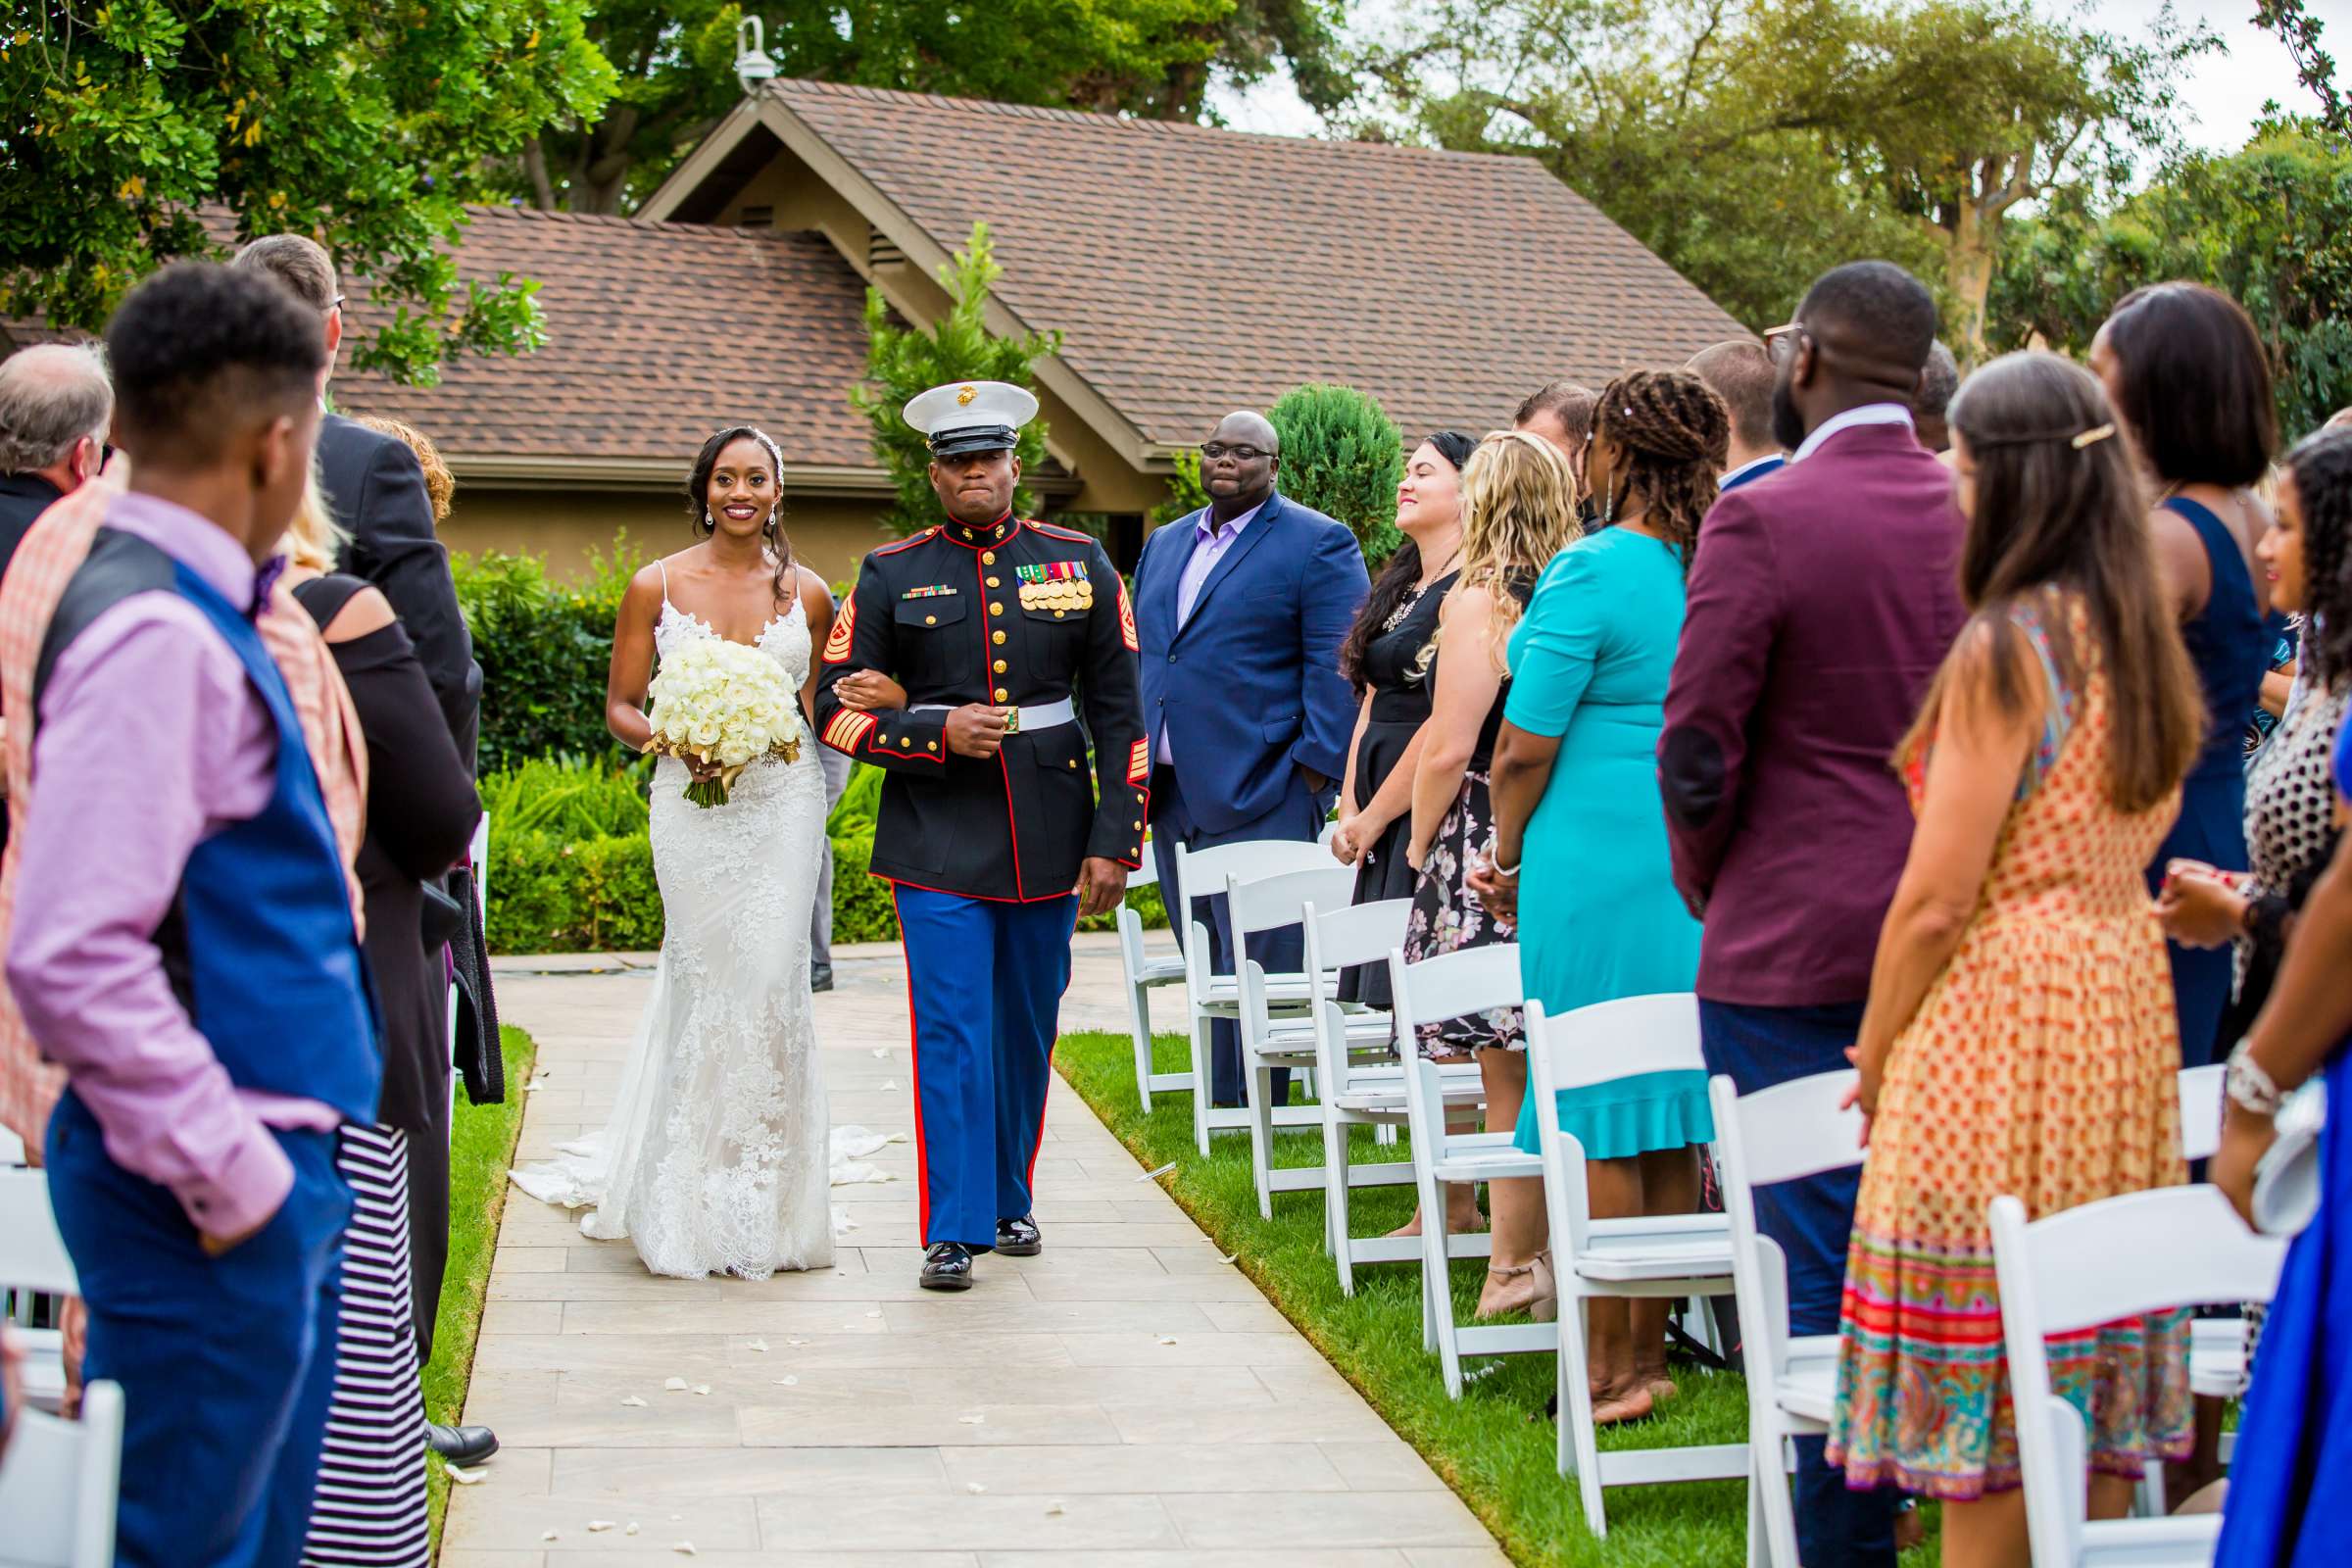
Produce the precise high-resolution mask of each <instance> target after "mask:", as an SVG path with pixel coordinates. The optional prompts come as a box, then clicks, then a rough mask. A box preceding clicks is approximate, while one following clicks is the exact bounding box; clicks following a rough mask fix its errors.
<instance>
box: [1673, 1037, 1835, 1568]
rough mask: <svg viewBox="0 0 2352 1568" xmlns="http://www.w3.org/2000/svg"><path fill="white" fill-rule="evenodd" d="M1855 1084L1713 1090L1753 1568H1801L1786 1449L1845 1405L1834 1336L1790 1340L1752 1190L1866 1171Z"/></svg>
mask: <svg viewBox="0 0 2352 1568" xmlns="http://www.w3.org/2000/svg"><path fill="white" fill-rule="evenodd" d="M1853 1082H1854V1075H1853V1074H1852V1073H1851V1072H1847V1071H1843V1070H1840V1071H1838V1072H1825V1073H1816V1074H1815V1075H1814V1076H1812V1077H1810V1078H1798V1079H1794V1080H1791V1081H1790V1082H1789V1083H1785V1084H1775V1085H1773V1086H1772V1087H1771V1088H1769V1089H1760V1090H1758V1091H1756V1093H1754V1094H1752V1095H1741V1094H1740V1091H1739V1090H1738V1089H1737V1088H1735V1087H1734V1086H1733V1084H1732V1081H1731V1079H1729V1078H1725V1077H1717V1078H1715V1079H1714V1080H1713V1081H1712V1082H1710V1083H1709V1084H1708V1085H1707V1098H1708V1101H1709V1103H1711V1104H1712V1105H1713V1107H1714V1111H1715V1157H1716V1163H1717V1167H1718V1168H1719V1169H1720V1170H1721V1171H1722V1173H1723V1208H1724V1217H1725V1219H1726V1220H1727V1221H1729V1223H1730V1226H1731V1235H1732V1294H1733V1295H1734V1297H1736V1298H1737V1299H1738V1300H1739V1303H1740V1342H1741V1343H1740V1354H1741V1358H1742V1360H1743V1361H1744V1363H1745V1365H1744V1370H1745V1372H1746V1374H1747V1435H1748V1436H1747V1451H1748V1473H1747V1561H1748V1568H1797V1556H1796V1509H1795V1506H1794V1504H1793V1502H1792V1501H1791V1500H1790V1498H1789V1466H1790V1464H1791V1463H1793V1462H1794V1455H1793V1454H1792V1453H1791V1452H1790V1451H1789V1440H1790V1439H1791V1438H1800V1437H1819V1436H1821V1435H1822V1434H1823V1433H1826V1432H1827V1431H1829V1429H1830V1414H1831V1411H1832V1410H1833V1408H1834V1407H1835V1406H1836V1405H1837V1402H1838V1336H1837V1335H1835V1334H1809V1335H1806V1336H1804V1337H1803V1338H1801V1339H1800V1338H1793V1337H1791V1336H1790V1334H1789V1257H1788V1254H1787V1253H1785V1252H1783V1251H1782V1250H1781V1244H1780V1243H1778V1242H1776V1241H1774V1240H1773V1239H1772V1238H1771V1237H1769V1236H1766V1235H1765V1234H1764V1233H1763V1232H1762V1231H1760V1230H1759V1229H1757V1226H1756V1189H1757V1188H1759V1187H1770V1186H1773V1185H1775V1184H1777V1183H1780V1182H1788V1181H1795V1180H1797V1179H1799V1178H1800V1177H1805V1176H1818V1175H1821V1174H1822V1173H1823V1172H1825V1171H1833V1170H1842V1169H1845V1168H1846V1167H1848V1166H1851V1165H1859V1164H1860V1163H1862V1113H1861V1111H1859V1110H1855V1109H1849V1108H1846V1107H1845V1106H1843V1105H1842V1104H1841V1102H1842V1101H1843V1100H1844V1099H1845V1095H1846V1091H1847V1090H1848V1089H1850V1088H1852V1087H1853Z"/></svg>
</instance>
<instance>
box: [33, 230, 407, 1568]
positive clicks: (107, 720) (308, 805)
mask: <svg viewBox="0 0 2352 1568" xmlns="http://www.w3.org/2000/svg"><path fill="white" fill-rule="evenodd" d="M107 344H108V351H109V358H110V360H111V362H112V365H113V368H114V371H115V377H116V388H117V399H118V403H117V424H116V430H117V434H118V437H119V439H120V441H121V444H122V445H123V448H124V449H125V450H126V451H127V452H128V453H129V454H130V457H131V460H132V471H133V477H132V480H131V484H132V488H131V491H130V493H128V494H126V495H123V496H122V497H120V498H118V499H116V500H115V501H114V502H113V503H112V505H111V506H110V507H109V508H108V511H107V514H106V518H105V522H104V524H103V525H102V526H101V527H100V528H99V530H98V532H97V535H96V537H95V539H94V540H93V542H92V544H91V547H90V552H89V555H88V558H87V559H86V560H85V561H84V562H83V564H82V565H81V566H80V567H79V568H78V569H77V570H76V571H75V572H74V573H73V577H72V579H71V580H70V581H69V582H68V583H67V585H66V588H65V591H64V594H63V595H62V597H61V598H60V599H59V601H58V604H57V608H56V611H55V613H54V614H53V615H52V617H51V619H50V622H49V626H48V630H47V632H46V634H45V636H44V637H43V639H42V642H41V645H40V652H39V657H38V661H37V663H36V665H35V667H34V669H33V671H32V692H33V703H32V709H31V713H30V715H29V717H30V721H31V726H32V731H33V733H32V736H31V739H30V746H31V778H32V782H33V790H32V798H31V803H30V806H29V808H28V809H27V810H26V811H25V816H24V818H23V821H22V824H21V837H20V842H19V853H20V856H21V861H20V867H19V880H18V899H17V908H16V917H15V921H14V925H13V930H12V932H11V935H10V940H9V946H8V954H7V972H8V981H9V985H10V987H11V989H12V991H13V992H14V995H15V998H16V1001H17V1005H18V1006H19V1007H20V1008H21V1009H22V1011H23V1013H24V1017H25V1023H26V1025H27V1027H28V1028H29V1030H30V1032H31V1034H32V1037H33V1039H34V1040H35V1041H36V1042H37V1043H38V1044H39V1046H40V1049H41V1052H42V1054H44V1055H45V1056H47V1057H48V1058H49V1059H51V1060H53V1061H55V1062H57V1063H58V1064H60V1065H61V1066H63V1067H64V1068H65V1069H66V1073H67V1088H66V1093H65V1095H64V1098H63V1099H62V1100H61V1101H60V1102H59V1103H58V1106H57V1109H56V1111H55V1112H54V1113H53V1114H52V1115H51V1117H50V1119H49V1128H48V1141H47V1151H46V1156H47V1157H46V1163H47V1165H48V1168H49V1180H50V1196H51V1201H52V1203H53V1204H54V1206H55V1209H56V1212H57V1220H58V1226H59V1229H60V1230H61V1231H62V1232H63V1234H64V1236H65V1240H66V1246H67V1249H68V1250H70V1251H71V1252H72V1253H73V1264H74V1270H75V1273H76V1275H77V1276H78V1279H79V1283H80V1286H81V1290H82V1294H83V1296H84V1298H85V1299H86V1300H87V1302H88V1304H89V1312H90V1327H89V1343H88V1353H87V1359H86V1361H85V1364H84V1374H85V1376H86V1377H87V1378H88V1379H90V1380H92V1381H95V1380H98V1379H102V1378H103V1379H111V1380H113V1381H114V1382H116V1383H118V1384H120V1385H121V1386H122V1388H123V1394H124V1398H125V1405H126V1422H127V1424H126V1428H125V1431H124V1440H123V1482H122V1501H121V1507H120V1510H119V1515H118V1521H119V1523H118V1534H119V1543H118V1560H119V1561H120V1562H122V1563H124V1564H128V1565H146V1564H165V1563H170V1564H174V1565H183V1564H184V1565H196V1564H204V1565H216V1564H218V1565H236V1568H243V1565H248V1564H254V1565H263V1564H269V1565H274V1564H281V1563H292V1562H293V1561H295V1560H296V1558H297V1557H298V1556H299V1554H300V1552H301V1549H302V1542H303V1536H304V1531H305V1528H306V1526H307V1523H308V1517H309V1512H310V1503H311V1495H312V1490H313V1484H314V1481H315V1478H316V1475H317V1471H318V1464H319V1446H320V1443H321V1441H322V1438H323V1435H324V1430H325V1423H326V1409H327V1402H328V1397H329V1395H330V1394H331V1391H332V1386H333V1375H334V1362H335V1356H334V1333H335V1302H334V1299H333V1293H334V1291H335V1288H336V1277H337V1275H336V1262H337V1255H338V1251H339V1249H340V1246H341V1240H342V1233H343V1228H344V1223H345V1220H346V1217H347V1215H348V1213H349V1210H350V1203H351V1200H350V1194H349V1191H348V1189H347V1188H346V1187H345V1186H344V1184H343V1182H342V1180H341V1178H340V1177H339V1176H338V1175H337V1174H336V1170H335V1137H336V1129H337V1127H338V1126H339V1125H340V1124H341V1123H343V1122H345V1121H358V1122H369V1121H372V1120H373V1119H374V1116H375V1102H376V1092H377V1086H378V1080H379V1078H380V1067H379V1061H378V1056H377V1050H376V1042H375V1016H374V1007H373V1004H372V1002H371V1001H370V997H369V992H368V979H367V974H366V967H365V961H364V959H363V957H362V956H361V951H360V945H359V932H358V929H357V925H356V922H355V920H354V918H353V913H352V907H351V902H350V895H349V892H348V885H347V883H346V880H345V874H344V865H343V859H342V854H341V851H340V849H339V848H338V845H337V841H336V836H335V830H334V827H333V824H332V822H331V821H330V819H329V816H328V812H327V809H326V806H325V803H324V798H323V795H322V792H321V789H320V785H319V778H318V775H317V773H316V772H315V771H314V769H313V767H312V763H311V758H310V754H309V752H308V751H307V749H306V748H305V746H304V744H303V739H302V730H301V725H300V720H299V717H298V715H297V712H296V710H295V707H294V704H293V701H292V699H291V697H290V696H289V694H288V691H287V687H286V684H285V681H284V679H283V677H282V676H281V675H280V674H279V672H278V669H277V667H276V665H275V664H274V663H273V662H271V660H270V653H269V651H268V649H267V648H266V647H265V646H264V644H263V641H262V637H261V634H260V632H259V631H258V630H257V629H256V627H255V625H254V615H255V613H256V609H257V607H258V606H259V605H261V604H263V603H265V602H266V600H267V596H268V590H269V585H270V578H271V577H272V576H273V575H274V568H275V565H276V560H275V557H276V550H277V544H278V541H279V540H280V539H281V538H282V537H283V535H284V532H285V528H286V525H287V522H288V520H289V519H290V518H291V516H292V515H293V513H294V509H295V507H296V505H297V504H298V502H299V501H300V499H301V497H302V493H303V488H304V484H305V482H306V480H307V477H308V474H309V471H310V463H311V449H312V443H313V440H314V438H315V436H316V433H317V427H318V421H319V411H318V404H317V398H316V389H317V386H318V381H319V371H320V369H321V368H322V364H323V362H322V355H323V350H322V349H321V347H320V344H319V332H318V323H317V322H316V320H315V319H311V318H310V317H309V316H307V315H306V314H305V313H304V311H303V309H302V307H301V306H300V305H298V304H297V303H296V302H295V301H294V300H293V299H292V298H291V297H290V296H288V295H287V294H286V293H285V292H284V291H283V290H282V289H280V288H279V287H278V286H277V285H275V284H274V283H271V282H270V281H268V280H266V279H263V278H259V277H254V276H249V275H240V274H236V273H232V272H229V271H227V270H224V269H221V268H218V267H212V266H208V265H202V264H182V265H179V266H175V267H172V268H169V269H167V270H164V271H163V272H161V273H159V274H158V275H157V276H156V277H154V278H152V279H150V280H149V281H148V282H147V283H145V284H143V285H142V286H141V287H139V288H138V289H136V290H134V291H133V292H132V294H131V295H130V297H129V298H128V299H126V300H125V301H124V302H123V307H122V309H121V310H120V311H119V312H118V313H117V314H116V317H115V319H114V321H113V323H112V324H111V326H110V327H109V329H108V334H107Z"/></svg>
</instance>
